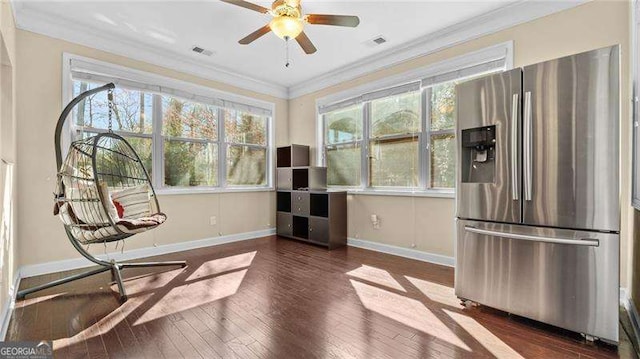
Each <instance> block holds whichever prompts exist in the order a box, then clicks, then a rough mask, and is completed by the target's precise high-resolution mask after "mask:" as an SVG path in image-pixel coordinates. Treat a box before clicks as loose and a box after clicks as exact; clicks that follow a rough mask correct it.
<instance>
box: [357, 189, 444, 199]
mask: <svg viewBox="0 0 640 359" xmlns="http://www.w3.org/2000/svg"><path fill="white" fill-rule="evenodd" d="M347 193H348V194H351V195H365V196H392V197H433V198H455V197H456V193H455V191H454V190H434V189H432V190H419V191H394V190H382V189H365V190H360V189H351V190H347Z"/></svg>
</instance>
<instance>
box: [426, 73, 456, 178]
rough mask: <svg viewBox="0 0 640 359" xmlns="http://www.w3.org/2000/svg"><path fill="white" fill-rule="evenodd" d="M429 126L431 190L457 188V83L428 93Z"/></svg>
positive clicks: (447, 84)
mask: <svg viewBox="0 0 640 359" xmlns="http://www.w3.org/2000/svg"><path fill="white" fill-rule="evenodd" d="M427 98H428V99H429V103H428V104H427V106H429V108H430V110H431V111H430V114H429V122H430V131H429V163H430V168H429V187H430V188H453V187H455V182H456V181H455V165H456V156H455V153H456V148H455V145H456V141H455V135H456V132H455V125H456V123H455V122H456V121H455V116H454V115H455V108H456V94H455V82H447V83H444V84H440V85H436V86H433V87H431V88H429V89H428V90H427Z"/></svg>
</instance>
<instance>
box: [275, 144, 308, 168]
mask: <svg viewBox="0 0 640 359" xmlns="http://www.w3.org/2000/svg"><path fill="white" fill-rule="evenodd" d="M276 157H277V159H276V166H277V167H305V166H309V146H303V145H291V146H287V147H278V149H277V151H276Z"/></svg>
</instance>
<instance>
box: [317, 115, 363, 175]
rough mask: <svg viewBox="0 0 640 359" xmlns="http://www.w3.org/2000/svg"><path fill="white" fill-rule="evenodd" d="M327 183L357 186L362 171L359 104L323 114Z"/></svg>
mask: <svg viewBox="0 0 640 359" xmlns="http://www.w3.org/2000/svg"><path fill="white" fill-rule="evenodd" d="M325 132H326V136H325V139H326V143H325V144H326V146H325V150H326V162H327V183H330V184H331V185H334V186H357V185H358V184H360V175H361V167H360V165H361V148H362V106H360V105H357V106H352V107H348V108H345V109H341V110H338V111H335V112H332V113H328V114H327V115H326V116H325Z"/></svg>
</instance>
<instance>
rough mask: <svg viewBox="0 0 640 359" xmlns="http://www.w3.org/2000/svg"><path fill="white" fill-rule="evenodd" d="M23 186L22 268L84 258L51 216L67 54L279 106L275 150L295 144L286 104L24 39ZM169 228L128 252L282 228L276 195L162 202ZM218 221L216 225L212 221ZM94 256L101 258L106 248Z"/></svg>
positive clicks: (20, 101) (20, 45)
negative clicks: (291, 141)
mask: <svg viewBox="0 0 640 359" xmlns="http://www.w3.org/2000/svg"><path fill="white" fill-rule="evenodd" d="M16 44H17V45H16V46H17V61H18V63H19V64H20V66H19V67H18V68H17V83H16V84H17V88H16V91H17V118H18V136H19V141H18V153H19V156H20V159H19V161H20V166H19V167H18V181H19V183H21V184H22V185H21V186H20V188H19V192H18V195H19V198H20V208H19V210H18V228H19V229H20V236H19V239H20V252H19V259H20V264H21V265H30V264H39V263H44V262H50V261H56V260H63V259H71V258H78V257H79V254H78V253H77V252H76V251H75V250H74V249H73V247H71V245H70V244H69V243H68V241H67V239H66V236H65V234H64V231H63V228H62V225H61V222H60V221H59V219H58V218H56V217H54V216H53V215H52V203H53V202H52V191H53V189H54V184H55V179H56V175H55V174H56V168H55V157H54V145H53V133H54V128H55V125H56V121H57V119H58V116H59V115H60V112H61V111H62V107H63V105H62V95H61V92H62V54H63V52H68V53H72V54H77V55H81V56H86V57H90V58H94V59H98V60H101V61H106V62H110V63H114V64H118V65H122V66H127V67H130V68H134V69H139V70H143V71H147V72H152V73H157V74H161V75H163V76H168V77H171V78H176V79H179V80H184V81H189V82H192V83H196V84H199V85H203V86H208V87H212V88H216V89H219V90H222V91H227V92H232V93H236V94H240V95H244V96H250V97H253V98H257V99H261V100H265V101H269V102H273V103H275V105H276V114H275V134H276V136H275V137H276V144H277V145H284V144H287V143H288V126H287V124H288V118H287V114H288V111H287V106H288V104H287V101H286V100H283V99H277V98H274V97H270V96H266V95H262V94H257V93H252V92H249V91H245V90H241V89H239V88H235V87H233V86H229V85H225V84H221V83H217V82H213V81H208V80H205V79H201V78H197V77H194V76H191V75H187V74H183V73H179V72H176V71H172V70H168V69H165V68H161V67H158V66H153V65H150V64H146V63H142V62H139V61H134V60H131V59H128V58H125V57H121V56H116V55H113V54H110V53H106V52H102V51H98V50H95V49H91V48H88V47H84V46H80V45H76V44H72V43H68V42H65V41H61V40H57V39H53V38H50V37H46V36H42V35H38V34H35V33H31V32H27V31H22V30H18V31H17V42H16ZM159 199H160V204H161V207H162V210H163V212H165V213H167V215H168V217H169V220H168V221H167V223H166V224H164V225H163V226H162V227H160V228H158V229H156V230H154V231H150V232H147V233H144V234H141V235H139V236H136V237H133V238H132V239H131V240H129V241H127V242H126V245H125V249H135V248H142V247H151V246H153V245H156V244H157V245H162V244H169V243H177V242H184V241H190V240H197V239H204V238H211V237H216V236H218V235H220V234H222V235H229V234H236V233H243V232H251V231H258V230H264V229H268V228H273V227H275V195H274V193H273V192H248V193H226V194H199V195H196V194H191V195H164V196H160V198H159ZM211 216H216V217H217V225H215V226H211V225H210V224H209V217H211ZM93 247H94V248H93V249H92V251H94V252H95V253H102V252H103V251H104V248H103V247H102V246H99V245H96V246H93Z"/></svg>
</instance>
